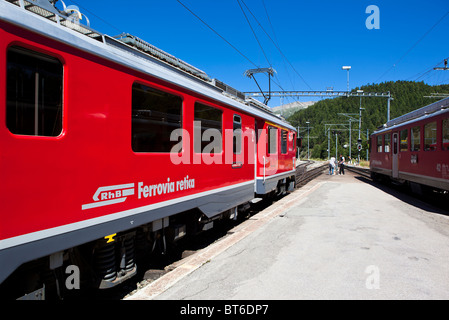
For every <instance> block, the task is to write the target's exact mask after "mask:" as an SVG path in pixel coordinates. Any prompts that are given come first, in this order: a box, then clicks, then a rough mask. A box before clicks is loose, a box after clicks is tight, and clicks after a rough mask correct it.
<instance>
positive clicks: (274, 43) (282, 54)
mask: <svg viewBox="0 0 449 320" xmlns="http://www.w3.org/2000/svg"><path fill="white" fill-rule="evenodd" d="M240 1H241V2H242V3H243V5H244V6H245V7H246V9H248V11H249V13H251V15H252V16H253V18H254V20H256V22H257V24H258V25H259V27H260V28H261V29H262V31H263V32H264V33H265V34H266V35H267V37H268V38H269V39H270V41H271V42H272V43H273V45H274V46H275V47H276V49H277V50H278V51H279V53H280V54H281V56H282V57H283V58H284V59H285V60H286V61H287V62H288V64H289V65H290V67H291V68H292V70H293V71H294V72H295V73H296V74H297V75H298V77H299V78H301V80H302V81H303V82H304V83H305V85H306V86H307V87H308V88H309V89H310V90H312V88H311V87H310V85H309V84H308V83H307V81H306V80H305V79H304V78H303V76H302V75H301V74H300V73H299V72H298V71H297V70H296V68H295V67H294V66H293V65H292V63H291V62H290V61H289V60H288V59H287V57H286V56H285V54H284V53H283V52H282V50H281V48H280V47H279V45H278V44H277V43H276V42H275V41H274V40H273V38H272V37H271V36H270V35H269V34H268V32H267V31H265V29H264V28H263V27H262V24H261V23H260V22H259V20H258V19H257V18H256V16H255V15H254V14H253V12H252V11H251V9H249V8H248V6H247V5H246V3H245V1H243V0H240ZM265 11H266V8H265ZM266 12H267V11H266ZM267 15H268V13H267ZM270 24H271V22H270Z"/></svg>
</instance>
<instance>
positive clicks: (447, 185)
mask: <svg viewBox="0 0 449 320" xmlns="http://www.w3.org/2000/svg"><path fill="white" fill-rule="evenodd" d="M370 145H371V161H370V169H371V175H372V176H373V178H379V177H388V178H389V179H392V180H394V181H397V182H401V183H405V182H406V183H408V184H410V185H411V186H412V189H416V191H419V190H420V189H421V187H422V186H427V187H431V188H436V189H440V190H446V191H449V98H445V99H443V100H440V101H438V102H435V103H432V104H430V105H428V106H425V107H423V108H420V109H417V110H415V111H413V112H410V113H408V114H405V115H403V116H401V117H398V118H396V119H393V120H390V121H388V122H387V123H386V124H385V125H384V127H382V128H381V129H380V130H377V131H376V132H374V133H373V134H372V135H371V144H370Z"/></svg>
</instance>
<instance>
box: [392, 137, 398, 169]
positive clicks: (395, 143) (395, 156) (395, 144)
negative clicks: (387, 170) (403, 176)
mask: <svg viewBox="0 0 449 320" xmlns="http://www.w3.org/2000/svg"><path fill="white" fill-rule="evenodd" d="M398 144H399V138H398V133H397V132H395V133H393V156H392V161H391V166H392V168H391V170H392V176H393V178H398V177H399V166H398V164H399V161H398V150H399V145H398Z"/></svg>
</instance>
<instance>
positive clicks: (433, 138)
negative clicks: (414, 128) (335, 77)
mask: <svg viewBox="0 0 449 320" xmlns="http://www.w3.org/2000/svg"><path fill="white" fill-rule="evenodd" d="M436 147H437V123H436V122H430V123H427V124H426V125H424V150H425V151H435V150H436Z"/></svg>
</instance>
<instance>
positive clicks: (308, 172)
mask: <svg viewBox="0 0 449 320" xmlns="http://www.w3.org/2000/svg"><path fill="white" fill-rule="evenodd" d="M313 165H314V166H313ZM312 166H313V167H312ZM327 166H328V162H323V163H322V164H318V165H317V164H316V162H315V161H310V160H309V161H307V162H304V163H301V164H300V165H298V166H297V167H296V188H301V187H302V186H304V185H305V184H306V183H307V182H309V181H311V180H313V179H315V178H316V177H318V176H320V175H321V174H322V173H323V171H324V170H325V169H327ZM309 167H310V168H309Z"/></svg>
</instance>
